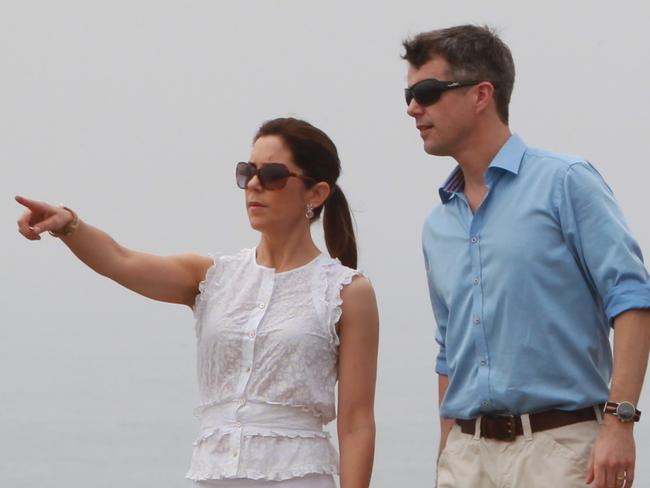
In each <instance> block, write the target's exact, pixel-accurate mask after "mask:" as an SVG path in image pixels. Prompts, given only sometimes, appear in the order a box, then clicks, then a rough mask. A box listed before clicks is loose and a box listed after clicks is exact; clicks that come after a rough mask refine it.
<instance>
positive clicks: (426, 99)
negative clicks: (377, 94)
mask: <svg viewBox="0 0 650 488" xmlns="http://www.w3.org/2000/svg"><path fill="white" fill-rule="evenodd" d="M479 83H480V81H475V80H462V81H440V80H436V79H434V78H430V79H427V80H422V81H418V82H417V83H416V84H415V85H413V86H411V87H409V88H405V89H404V96H405V98H406V105H410V104H411V100H413V99H414V98H415V101H416V102H418V105H421V106H423V107H426V106H427V105H433V104H434V103H436V102H437V101H438V100H440V97H441V96H442V94H443V93H444V92H446V91H447V90H453V89H454V88H461V87H464V86H472V85H478V84H479Z"/></svg>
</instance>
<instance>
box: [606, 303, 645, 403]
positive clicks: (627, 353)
mask: <svg viewBox="0 0 650 488" xmlns="http://www.w3.org/2000/svg"><path fill="white" fill-rule="evenodd" d="M649 352H650V310H628V311H627V312H624V313H622V314H621V315H619V316H618V317H616V318H615V319H614V371H613V374H612V385H611V389H610V394H609V399H610V400H611V401H614V402H622V401H628V402H632V403H634V404H635V405H636V404H637V402H638V401H639V397H640V395H641V388H642V386H643V379H644V377H645V372H646V368H647V366H648V354H649Z"/></svg>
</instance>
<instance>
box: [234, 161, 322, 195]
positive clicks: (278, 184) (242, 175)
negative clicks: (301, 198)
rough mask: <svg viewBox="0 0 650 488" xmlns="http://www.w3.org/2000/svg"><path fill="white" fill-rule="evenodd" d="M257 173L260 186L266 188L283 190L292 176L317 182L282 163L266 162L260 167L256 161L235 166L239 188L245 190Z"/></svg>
mask: <svg viewBox="0 0 650 488" xmlns="http://www.w3.org/2000/svg"><path fill="white" fill-rule="evenodd" d="M255 175H257V179H258V180H259V182H260V186H261V187H262V188H264V189H265V190H281V189H282V188H284V186H285V185H286V184H287V180H288V179H289V178H290V177H292V176H295V177H296V178H300V179H302V180H304V181H310V182H316V180H315V179H313V178H311V177H309V176H306V175H299V174H298V173H294V172H293V171H290V170H289V168H287V166H286V165H285V164H282V163H265V164H263V165H261V167H259V168H258V167H257V165H256V164H255V163H244V162H241V163H237V167H236V168H235V179H236V181H237V186H238V187H239V188H241V189H242V190H245V189H246V187H247V186H248V182H249V181H250V180H252V179H253V176H255Z"/></svg>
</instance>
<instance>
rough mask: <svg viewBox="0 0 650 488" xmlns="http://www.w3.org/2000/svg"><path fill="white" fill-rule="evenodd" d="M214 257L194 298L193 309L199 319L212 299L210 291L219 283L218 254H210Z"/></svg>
mask: <svg viewBox="0 0 650 488" xmlns="http://www.w3.org/2000/svg"><path fill="white" fill-rule="evenodd" d="M208 256H210V257H211V258H212V266H210V267H209V268H208V271H207V272H206V273H205V278H203V280H202V281H201V282H200V283H199V292H198V293H197V295H196V297H195V298H194V306H193V307H192V310H193V311H194V318H195V319H196V320H199V319H200V318H201V315H202V314H203V310H204V309H205V305H206V303H207V302H208V300H209V299H210V295H211V293H209V292H210V291H211V290H212V289H213V288H216V287H217V286H218V285H219V283H218V282H217V281H216V279H215V274H216V273H217V264H218V261H217V260H218V256H219V255H218V254H208Z"/></svg>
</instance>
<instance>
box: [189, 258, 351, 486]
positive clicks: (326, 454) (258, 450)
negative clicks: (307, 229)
mask: <svg viewBox="0 0 650 488" xmlns="http://www.w3.org/2000/svg"><path fill="white" fill-rule="evenodd" d="M358 274H359V272H358V271H356V270H353V269H350V268H347V267H345V266H343V265H342V264H341V263H340V262H339V261H338V260H337V259H332V258H330V257H329V256H326V255H324V254H321V255H319V256H318V257H317V258H315V259H314V260H313V261H311V262H310V263H308V264H306V265H304V266H302V267H299V268H296V269H293V270H290V271H286V272H282V273H276V272H275V270H273V269H271V268H266V267H264V266H261V265H259V264H257V262H256V260H255V249H244V250H242V251H241V252H239V253H238V254H236V255H234V256H218V257H215V258H214V265H213V266H212V267H211V268H210V269H209V270H208V273H207V275H206V279H205V280H204V281H203V282H202V283H201V284H200V287H199V290H200V293H199V295H198V296H197V300H196V303H195V306H194V313H195V317H196V335H197V363H198V383H199V397H200V401H201V404H200V405H199V407H198V409H197V412H198V414H199V416H200V418H201V429H200V434H199V437H198V439H197V441H196V442H195V447H194V453H193V456H192V462H191V466H190V469H189V471H188V473H187V477H188V478H189V479H192V480H197V481H198V480H218V479H233V478H248V479H252V480H288V479H291V478H297V477H303V476H306V475H314V474H326V475H329V474H337V473H338V454H337V452H336V449H335V448H334V446H333V445H332V442H331V441H330V439H329V434H328V433H326V432H324V431H323V425H325V424H327V423H329V422H330V421H332V420H333V419H334V418H335V417H336V411H335V405H334V389H335V385H336V381H337V377H338V346H339V339H338V335H337V333H336V323H337V322H338V321H339V319H340V317H341V305H342V300H341V290H342V289H343V287H344V286H345V285H347V284H349V283H350V282H351V281H352V279H353V277H354V276H355V275H358Z"/></svg>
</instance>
